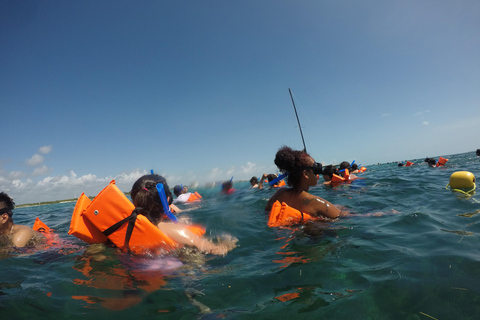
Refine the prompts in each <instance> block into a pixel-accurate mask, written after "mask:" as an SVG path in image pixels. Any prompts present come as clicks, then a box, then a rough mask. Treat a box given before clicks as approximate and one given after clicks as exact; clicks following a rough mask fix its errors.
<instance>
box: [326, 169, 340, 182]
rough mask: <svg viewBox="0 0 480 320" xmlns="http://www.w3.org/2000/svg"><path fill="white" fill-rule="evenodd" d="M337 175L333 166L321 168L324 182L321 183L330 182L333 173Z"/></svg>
mask: <svg viewBox="0 0 480 320" xmlns="http://www.w3.org/2000/svg"><path fill="white" fill-rule="evenodd" d="M334 174H336V175H339V172H338V169H337V168H336V167H335V166H332V165H330V166H326V167H324V168H323V169H322V176H323V180H325V182H324V183H323V184H332V179H333V175H334Z"/></svg>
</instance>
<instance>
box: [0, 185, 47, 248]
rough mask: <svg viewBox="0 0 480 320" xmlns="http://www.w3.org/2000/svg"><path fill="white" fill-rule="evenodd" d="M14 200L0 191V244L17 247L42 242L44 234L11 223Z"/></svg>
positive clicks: (31, 245) (32, 245)
mask: <svg viewBox="0 0 480 320" xmlns="http://www.w3.org/2000/svg"><path fill="white" fill-rule="evenodd" d="M14 208H15V202H13V199H12V198H10V197H9V196H8V195H7V194H6V193H5V192H0V238H2V241H0V246H2V247H3V246H5V247H8V246H14V247H17V248H22V247H34V246H35V245H36V244H37V243H39V242H42V241H43V240H44V239H45V236H44V235H42V234H41V233H40V232H37V231H34V230H33V229H32V228H30V227H27V226H24V225H20V224H14V223H13V212H12V210H13V209H14Z"/></svg>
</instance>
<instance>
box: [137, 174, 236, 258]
mask: <svg viewBox="0 0 480 320" xmlns="http://www.w3.org/2000/svg"><path fill="white" fill-rule="evenodd" d="M158 183H161V184H163V186H164V190H165V193H166V196H167V201H168V202H169V203H171V202H172V198H173V197H172V194H171V192H170V189H169V188H168V184H167V181H166V180H165V178H163V177H162V176H160V175H158V174H149V175H145V176H142V177H140V178H139V179H138V180H137V181H136V182H135V183H134V184H133V186H132V191H131V197H132V201H133V204H134V205H135V207H137V208H138V207H140V208H142V209H143V211H144V212H145V216H146V217H147V218H148V220H150V222H152V223H153V224H154V225H156V226H157V227H158V229H160V231H162V232H163V233H164V234H165V235H167V236H168V237H169V238H170V239H172V240H173V241H175V242H177V243H179V244H183V245H188V246H192V247H196V248H197V249H198V250H200V251H202V252H206V253H211V254H216V255H223V256H224V255H226V254H227V252H228V251H231V250H232V249H233V248H235V247H236V243H237V241H238V240H237V239H236V238H233V237H225V239H223V241H222V242H220V243H217V244H215V243H213V242H210V241H208V240H207V239H205V238H202V237H199V236H197V235H196V234H194V233H192V232H191V231H190V230H188V229H187V228H185V227H184V225H182V224H181V223H173V222H171V221H170V220H169V218H168V217H166V215H165V214H164V211H163V206H162V204H161V200H160V196H159V195H158V192H157V187H156V186H157V184H158Z"/></svg>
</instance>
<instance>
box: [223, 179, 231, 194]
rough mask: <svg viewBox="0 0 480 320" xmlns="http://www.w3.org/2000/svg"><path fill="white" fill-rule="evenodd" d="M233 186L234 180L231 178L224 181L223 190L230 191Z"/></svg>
mask: <svg viewBox="0 0 480 320" xmlns="http://www.w3.org/2000/svg"><path fill="white" fill-rule="evenodd" d="M232 187H233V182H232V181H231V180H228V181H225V182H223V183H222V190H223V191H228V190H230V189H232Z"/></svg>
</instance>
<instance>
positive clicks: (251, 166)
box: [240, 162, 257, 173]
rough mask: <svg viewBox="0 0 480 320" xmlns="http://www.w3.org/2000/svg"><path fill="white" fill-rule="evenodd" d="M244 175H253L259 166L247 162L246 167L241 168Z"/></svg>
mask: <svg viewBox="0 0 480 320" xmlns="http://www.w3.org/2000/svg"><path fill="white" fill-rule="evenodd" d="M240 169H241V170H242V172H243V173H252V172H255V171H256V170H257V165H256V164H255V163H253V162H247V164H246V165H245V166H240Z"/></svg>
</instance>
